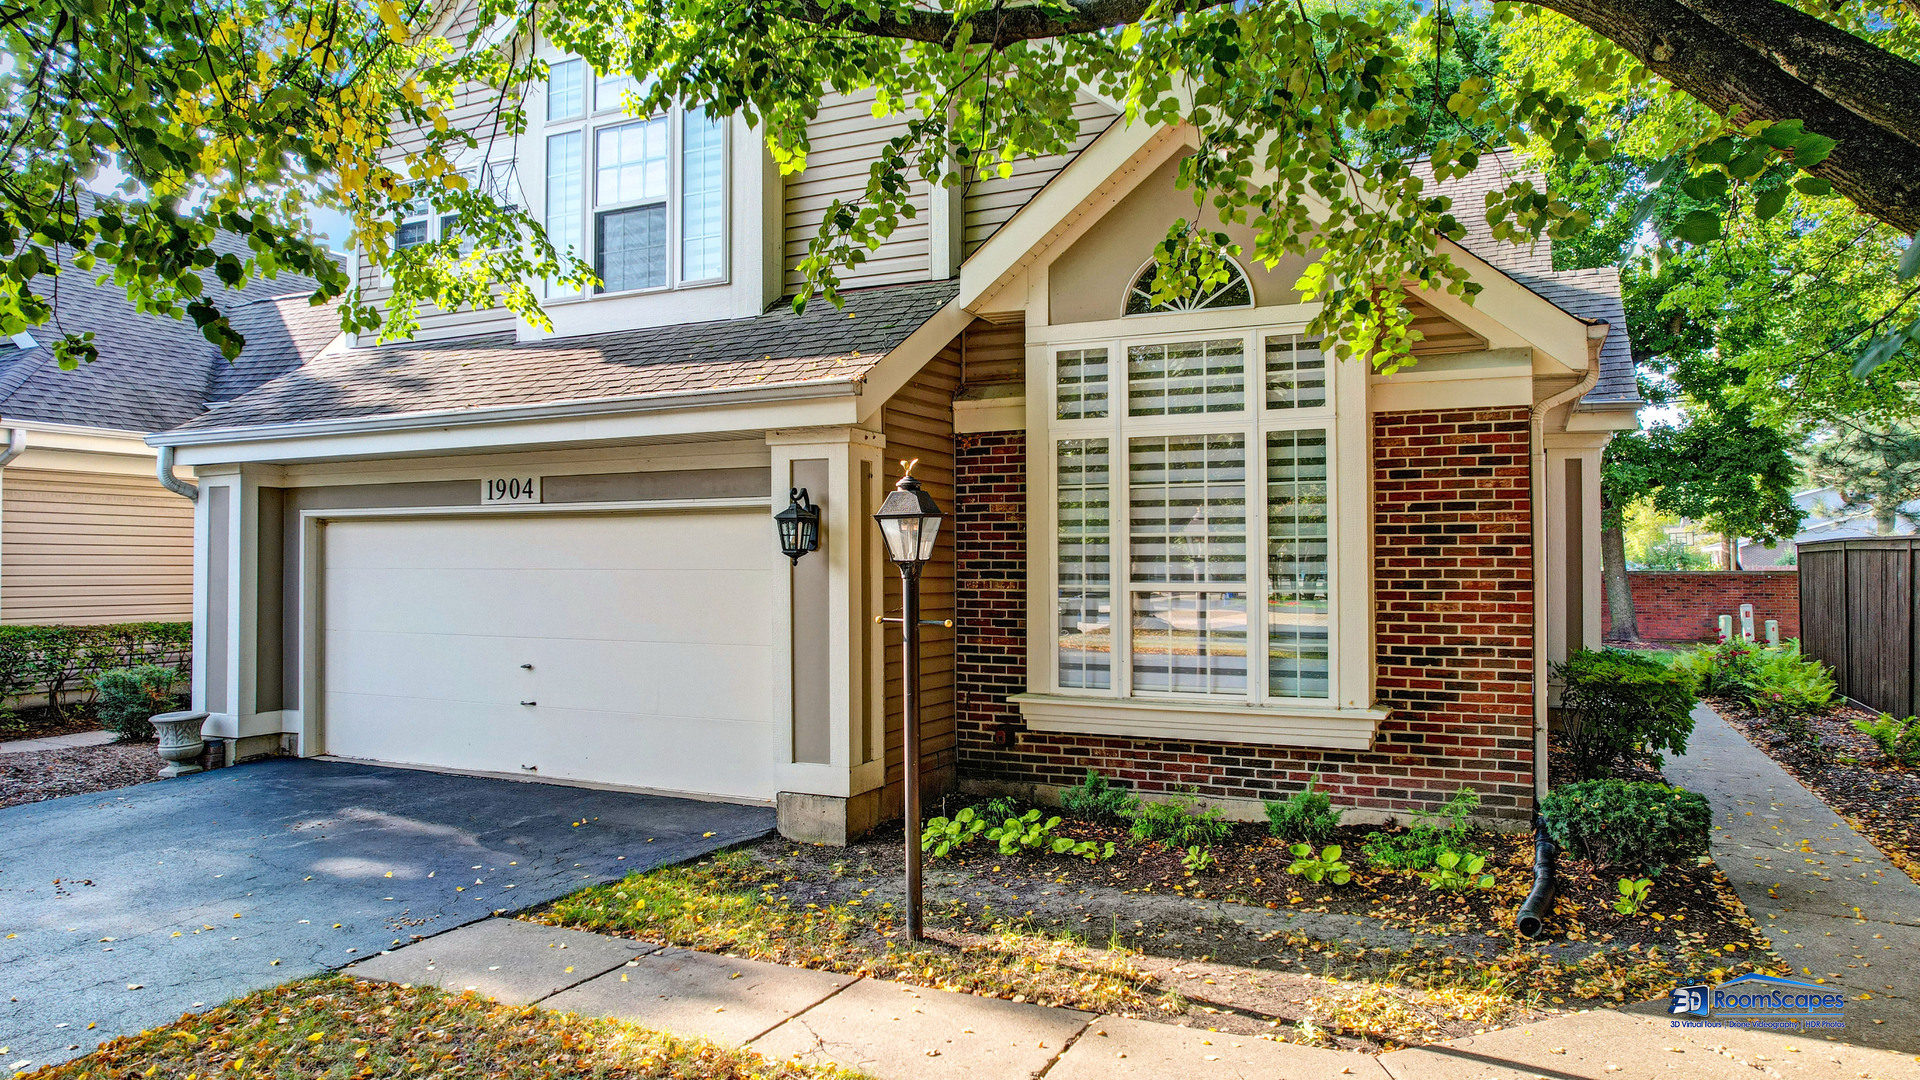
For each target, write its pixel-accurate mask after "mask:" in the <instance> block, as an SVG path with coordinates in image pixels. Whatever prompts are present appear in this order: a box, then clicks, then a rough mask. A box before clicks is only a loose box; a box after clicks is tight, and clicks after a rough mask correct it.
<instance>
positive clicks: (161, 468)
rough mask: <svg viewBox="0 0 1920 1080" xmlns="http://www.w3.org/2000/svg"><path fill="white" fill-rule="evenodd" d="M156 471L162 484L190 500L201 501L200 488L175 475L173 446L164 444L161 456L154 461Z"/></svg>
mask: <svg viewBox="0 0 1920 1080" xmlns="http://www.w3.org/2000/svg"><path fill="white" fill-rule="evenodd" d="M154 471H155V472H156V473H157V474H158V475H159V477H160V486H161V487H163V488H166V489H167V490H168V491H171V492H173V493H174V494H175V495H178V496H180V497H181V498H183V499H185V500H187V501H188V502H199V501H200V488H199V487H198V486H197V485H195V484H189V483H187V482H186V481H185V480H182V479H180V478H179V477H177V476H175V475H173V447H171V446H162V447H161V448H160V456H159V458H158V459H157V460H156V461H155V462H154Z"/></svg>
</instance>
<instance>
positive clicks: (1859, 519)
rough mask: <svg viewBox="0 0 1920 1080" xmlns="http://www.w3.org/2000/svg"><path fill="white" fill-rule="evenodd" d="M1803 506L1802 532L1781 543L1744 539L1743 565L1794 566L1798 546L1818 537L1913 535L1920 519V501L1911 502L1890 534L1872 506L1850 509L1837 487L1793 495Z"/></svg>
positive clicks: (1754, 567) (1748, 567)
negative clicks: (1916, 523)
mask: <svg viewBox="0 0 1920 1080" xmlns="http://www.w3.org/2000/svg"><path fill="white" fill-rule="evenodd" d="M1793 502H1794V505H1796V506H1798V507H1799V508H1800V513H1801V515H1802V517H1801V519H1800V531H1799V532H1797V533H1795V534H1793V539H1791V540H1789V541H1786V542H1785V543H1780V544H1762V543H1757V542H1755V541H1752V540H1747V539H1744V538H1743V539H1742V540H1741V541H1740V568H1741V569H1742V570H1766V569H1770V568H1772V567H1775V566H1790V565H1792V564H1793V562H1794V561H1795V560H1794V558H1792V556H1794V554H1795V552H1796V551H1797V549H1798V546H1799V545H1801V544H1805V543H1810V542H1812V541H1815V540H1847V539H1852V538H1855V537H1867V536H1911V535H1912V534H1913V533H1914V531H1915V530H1914V525H1913V523H1914V522H1915V521H1920V502H1914V503H1908V504H1907V505H1905V506H1903V507H1901V508H1900V513H1899V514H1897V515H1895V517H1894V522H1893V529H1892V531H1891V532H1890V533H1882V532H1881V531H1880V522H1879V520H1878V519H1877V518H1876V517H1875V516H1874V513H1873V511H1872V510H1871V509H1870V508H1866V507H1861V508H1858V509H1851V510H1850V509H1848V508H1847V500H1846V499H1845V498H1844V497H1842V496H1841V494H1840V489H1839V488H1835V487H1820V488H1810V489H1808V490H1806V491H1802V492H1800V493H1798V494H1796V495H1794V497H1793Z"/></svg>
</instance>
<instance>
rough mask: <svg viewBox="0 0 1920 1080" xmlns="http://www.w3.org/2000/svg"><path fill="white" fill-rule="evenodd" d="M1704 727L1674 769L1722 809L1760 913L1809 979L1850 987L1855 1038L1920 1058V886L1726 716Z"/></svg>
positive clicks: (1749, 902) (1697, 718) (1722, 860)
mask: <svg viewBox="0 0 1920 1080" xmlns="http://www.w3.org/2000/svg"><path fill="white" fill-rule="evenodd" d="M1693 720H1694V728H1693V737H1692V738H1691V739H1690V740H1689V741H1688V745H1687V753H1686V756H1684V757H1679V758H1675V759H1673V760H1672V761H1670V762H1668V763H1667V765H1666V769H1665V772H1666V774H1667V778H1668V779H1669V780H1671V781H1672V782H1673V783H1675V784H1678V785H1679V786H1681V787H1683V788H1686V789H1687V790H1689V791H1697V792H1699V793H1700V794H1702V795H1704V796H1706V798H1707V801H1708V802H1710V803H1712V804H1713V826H1714V828H1713V857H1714V860H1715V861H1716V862H1718V863H1719V864H1720V869H1721V871H1722V872H1723V873H1725V874H1726V875H1727V880H1728V881H1730V882H1732V884H1733V888H1734V891H1735V892H1736V893H1738V894H1739V895H1740V900H1741V902H1742V903H1744V904H1746V906H1747V911H1748V913H1750V914H1751V915H1752V916H1753V919H1754V921H1755V922H1757V923H1759V924H1760V929H1761V930H1762V931H1764V932H1765V933H1766V934H1767V936H1768V937H1769V938H1770V939H1772V942H1773V947H1774V951H1775V952H1778V953H1779V954H1780V955H1781V957H1783V958H1784V959H1785V960H1786V961H1787V962H1788V963H1790V964H1792V965H1793V967H1794V969H1795V971H1794V974H1795V975H1796V976H1797V977H1799V978H1801V979H1806V980H1816V979H1817V980H1821V981H1822V982H1824V983H1825V984H1826V985H1829V986H1834V987H1837V988H1841V989H1844V990H1845V991H1846V992H1847V998H1848V1000H1847V1030H1846V1035H1845V1038H1846V1040H1847V1041H1848V1042H1852V1043H1859V1044H1862V1045H1866V1046H1881V1047H1887V1048H1890V1049H1895V1050H1901V1051H1904V1052H1906V1053H1908V1054H1920V965H1917V964H1915V962H1914V961H1915V959H1916V957H1920V885H1916V884H1914V881H1913V879H1912V878H1909V877H1908V876H1907V875H1906V874H1905V873H1903V872H1902V871H1901V870H1900V868H1899V867H1897V866H1894V865H1892V864H1891V863H1889V862H1888V861H1887V859H1886V857H1885V856H1883V855H1881V854H1880V852H1879V850H1878V849H1876V848H1875V847H1874V846H1873V844H1872V843H1871V842H1869V841H1868V840H1867V838H1866V837H1864V836H1862V835H1860V833H1858V832H1856V831H1855V830H1854V828H1853V827H1852V826H1851V825H1849V824H1847V823H1846V822H1845V821H1843V820H1841V819H1840V817H1839V816H1838V815H1836V814H1835V813H1834V812H1833V811H1832V810H1829V809H1828V808H1827V805H1826V804H1825V803H1823V802H1821V801H1820V798H1819V796H1817V795H1815V794H1814V793H1813V792H1811V791H1808V790H1807V789H1806V788H1805V787H1804V786H1802V785H1801V783H1800V782H1799V781H1798V780H1795V779H1794V778H1793V776H1792V774H1790V773H1788V772H1787V771H1786V770H1785V769H1782V768H1781V767H1780V766H1779V765H1777V764H1775V762H1774V760H1773V759H1772V758H1770V757H1768V756H1767V755H1766V754H1764V753H1762V752H1761V751H1760V750H1759V749H1757V748H1756V747H1755V746H1754V745H1753V744H1752V743H1750V742H1748V741H1747V740H1746V737H1745V736H1743V735H1741V734H1740V733H1739V732H1738V731H1735V730H1734V729H1733V727H1732V726H1731V725H1729V724H1728V723H1727V722H1726V721H1725V720H1723V719H1721V717H1720V715H1719V714H1718V713H1716V712H1714V711H1713V710H1712V709H1710V708H1708V707H1707V706H1705V705H1701V706H1700V707H1698V708H1696V709H1695V710H1694V712H1693ZM1656 889H1657V886H1656Z"/></svg>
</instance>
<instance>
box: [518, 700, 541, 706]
mask: <svg viewBox="0 0 1920 1080" xmlns="http://www.w3.org/2000/svg"><path fill="white" fill-rule="evenodd" d="M520 704H522V705H538V704H540V703H539V702H537V701H523V702H521V703H520Z"/></svg>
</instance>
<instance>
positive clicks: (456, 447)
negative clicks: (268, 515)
mask: <svg viewBox="0 0 1920 1080" xmlns="http://www.w3.org/2000/svg"><path fill="white" fill-rule="evenodd" d="M837 385H839V386H841V387H843V388H844V389H845V390H846V391H847V392H846V393H842V394H837V395H832V396H824V395H820V394H814V395H811V396H809V397H805V398H794V399H789V400H765V399H762V400H735V401H731V402H727V401H720V402H707V403H702V404H700V405H694V406H685V407H681V408H674V409H661V410H652V411H636V410H632V409H628V410H627V411H624V412H610V411H609V412H602V413H599V414H592V413H587V414H582V413H580V412H579V411H573V412H564V411H556V412H554V413H552V414H550V415H542V416H528V417H519V418H512V419H500V418H495V419H493V420H492V421H491V422H486V423H479V422H461V421H459V420H458V419H456V418H447V419H443V420H441V421H439V422H438V423H410V424H407V425H404V426H392V427H386V428H381V427H377V426H367V425H362V426H359V427H352V426H342V427H339V428H334V429H324V430H317V429H314V428H305V427H304V426H302V425H286V426H285V427H283V428H282V429H281V430H279V431H277V432H274V433H271V434H267V433H264V432H262V431H261V430H260V429H255V430H254V431H253V432H247V433H242V432H231V431H229V432H208V433H207V434H209V435H225V436H227V438H225V439H206V440H199V441H195V442H193V443H188V444H180V445H179V449H178V451H177V458H176V460H177V461H178V462H179V463H180V464H181V465H194V466H200V465H212V464H229V463H243V462H288V461H298V462H319V461H345V460H354V459H364V458H380V457H410V456H418V455H423V454H450V453H454V454H457V453H472V452H476V451H500V452H509V451H520V450H528V449H540V448H555V447H568V446H585V445H594V444H603V443H613V442H621V441H631V440H636V439H663V438H665V439H672V438H680V437H686V438H693V437H699V436H710V435H716V434H727V433H734V432H749V431H765V430H768V429H771V428H785V427H814V426H832V425H843V424H850V423H853V422H854V421H855V415H856V411H857V409H858V408H859V401H860V397H859V395H858V394H857V393H856V392H855V391H856V390H857V386H856V385H854V384H847V383H842V384H837ZM243 434H244V435H247V436H248V437H245V438H236V437H235V436H238V435H243Z"/></svg>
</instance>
